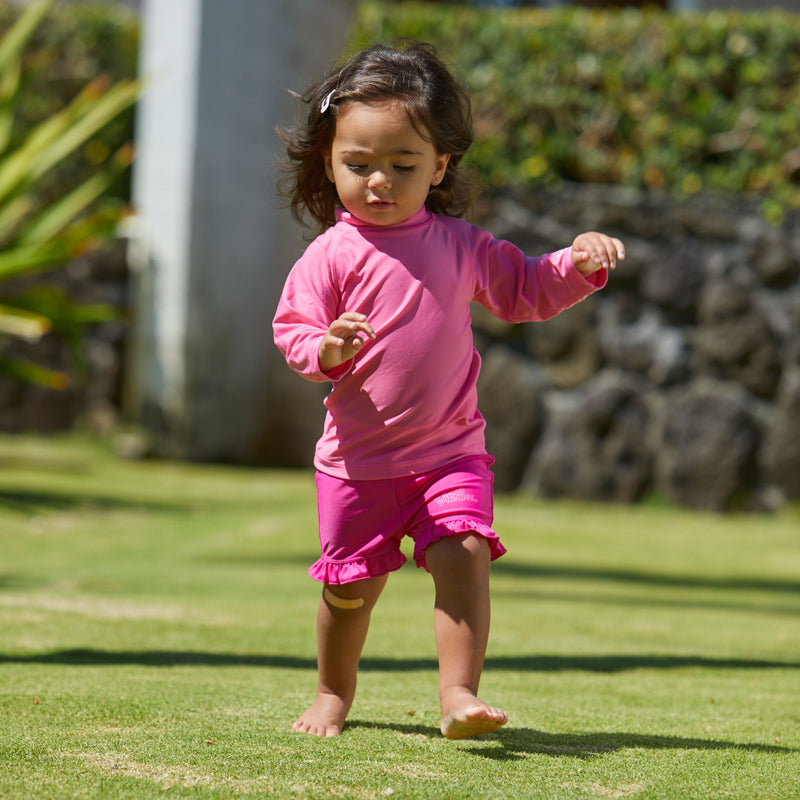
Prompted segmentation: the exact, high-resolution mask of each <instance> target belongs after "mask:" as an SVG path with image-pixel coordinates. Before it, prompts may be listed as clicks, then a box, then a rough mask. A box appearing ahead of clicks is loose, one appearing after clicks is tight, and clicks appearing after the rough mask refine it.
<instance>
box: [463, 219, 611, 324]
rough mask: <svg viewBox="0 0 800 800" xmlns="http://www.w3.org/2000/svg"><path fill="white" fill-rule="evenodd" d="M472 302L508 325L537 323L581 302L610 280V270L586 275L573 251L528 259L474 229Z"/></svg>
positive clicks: (509, 245) (568, 250) (505, 242)
mask: <svg viewBox="0 0 800 800" xmlns="http://www.w3.org/2000/svg"><path fill="white" fill-rule="evenodd" d="M476 231H477V233H476V234H475V239H476V241H475V242H474V244H473V253H474V254H475V255H474V270H475V296H474V298H473V299H474V300H475V301H476V302H478V303H480V304H481V305H483V306H485V307H486V308H487V309H488V310H489V311H491V312H492V314H494V315H495V316H496V317H499V318H500V319H502V320H504V321H506V322H514V323H516V322H538V321H542V320H546V319H550V318H551V317H554V316H556V315H557V314H559V313H561V312H562V311H564V310H565V309H567V308H569V307H570V306H573V305H575V304H576V303H579V302H580V301H581V300H583V299H584V298H585V297H588V296H589V295H590V294H592V293H593V292H596V291H597V290H598V289H602V288H603V287H604V286H605V285H606V283H607V281H608V270H605V269H601V270H599V271H597V272H595V273H593V274H592V275H589V276H588V277H585V276H584V275H583V274H582V273H581V272H580V271H579V270H578V269H577V268H576V267H575V265H574V264H573V263H572V248H571V247H566V248H564V249H563V250H557V251H556V252H554V253H548V254H546V255H543V256H538V257H531V256H526V255H525V254H524V253H523V252H522V251H521V250H520V249H519V248H518V247H516V245H513V244H511V242H507V241H503V240H501V239H495V238H494V237H493V236H492V235H491V234H489V233H487V232H486V231H480V230H479V229H476Z"/></svg>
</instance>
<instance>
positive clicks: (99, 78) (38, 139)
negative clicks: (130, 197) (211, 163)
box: [0, 0, 140, 388]
mask: <svg viewBox="0 0 800 800" xmlns="http://www.w3.org/2000/svg"><path fill="white" fill-rule="evenodd" d="M2 11H3V13H2V22H3V23H5V22H8V21H10V24H9V25H7V26H6V27H3V25H2V24H0V281H8V280H9V279H13V278H17V277H19V276H24V275H28V274H30V273H34V272H38V271H41V270H43V269H49V268H52V267H54V266H58V265H61V264H63V263H64V262H66V261H68V260H70V259H71V258H74V257H75V256H77V255H79V254H81V253H83V252H85V251H86V250H87V249H90V248H92V247H95V246H97V245H98V244H99V243H101V242H103V241H107V240H108V239H110V238H112V237H113V236H114V233H115V230H116V225H117V223H118V221H119V220H120V218H121V217H122V215H123V214H124V213H125V210H126V206H125V204H124V203H123V202H121V198H120V196H119V193H120V191H122V193H123V194H126V193H127V187H122V189H120V178H121V176H123V175H125V174H127V168H128V167H129V165H130V163H131V159H132V157H133V151H132V148H131V146H130V144H129V143H128V138H129V137H130V134H131V117H130V114H131V110H132V108H133V105H134V103H135V101H136V98H137V97H138V94H139V91H140V86H139V84H138V83H137V82H136V81H134V80H132V79H131V78H130V77H128V76H130V75H133V74H134V72H135V54H134V52H133V51H129V52H128V55H126V48H125V47H123V46H122V42H118V44H119V45H120V46H118V47H115V45H114V37H110V38H111V43H109V41H105V37H106V35H107V34H109V31H112V30H114V29H115V26H114V25H113V24H112V25H111V26H110V27H109V25H108V24H107V23H108V15H107V14H103V13H101V12H100V11H99V10H97V9H83V10H80V11H77V12H76V13H75V14H74V15H72V14H69V13H65V11H64V10H62V9H60V8H57V7H56V8H54V0H35V2H32V3H31V4H30V5H29V6H27V7H26V8H25V9H20V8H13V7H12V8H11V12H12V15H11V17H9V16H8V15H9V8H7V7H5V6H4V7H3V8H2ZM62 22H63V27H58V26H59V25H60V24H61V23H62ZM84 24H85V25H86V27H85V28H84V27H83V26H84ZM135 38H136V37H135V36H132V37H127V38H124V41H125V42H130V43H134V42H135ZM101 40H102V41H103V42H104V43H103V46H102V47H100V41H101ZM108 48H110V49H108ZM95 50H97V51H98V53H100V52H107V53H108V54H109V55H108V57H107V59H103V58H102V57H100V56H99V55H97V54H95V52H94V51H95ZM129 57H130V58H129ZM106 67H108V68H109V69H111V70H112V72H113V71H116V74H120V73H121V74H122V75H123V76H125V77H122V79H120V80H116V81H114V80H113V77H116V75H114V76H113V77H112V76H110V75H109V74H107V73H105V72H102V71H101V70H102V69H104V68H106ZM126 116H127V119H126ZM115 186H116V188H117V197H114V196H113V195H114V192H113V190H114V188H115ZM101 198H102V201H101ZM2 294H3V295H4V297H3V301H2V304H0V334H3V335H6V336H11V337H15V338H19V339H24V340H27V341H37V340H38V339H40V338H41V337H42V336H43V335H44V334H46V333H47V332H49V331H51V330H53V331H56V332H58V333H60V334H61V335H62V337H63V338H64V339H65V340H66V342H67V344H68V346H69V348H70V350H71V351H72V352H73V354H74V355H75V356H76V363H77V365H78V366H80V363H81V360H82V359H81V351H80V347H79V344H80V333H81V330H82V328H83V326H84V325H85V324H87V323H89V322H99V321H105V320H107V319H110V318H113V317H114V316H115V312H114V310H113V309H111V308H107V307H103V306H80V305H76V304H75V303H73V302H72V301H71V299H70V298H69V297H67V296H66V294H64V292H63V291H61V290H59V289H56V288H55V287H52V286H46V285H44V286H34V287H32V288H30V287H28V288H27V289H26V290H25V291H24V292H22V293H21V294H19V295H17V296H12V297H5V294H6V292H3V293H2ZM0 372H3V373H5V374H6V375H10V376H12V377H15V378H18V379H22V380H26V381H30V382H33V383H38V384H42V385H45V386H49V387H52V388H64V387H65V386H66V385H67V384H68V378H67V376H66V375H65V374H63V373H61V372H57V371H54V370H50V369H47V368H45V367H41V366H39V365H37V364H33V363H31V362H29V361H27V360H25V359H21V358H19V357H16V358H15V357H13V356H8V355H3V356H2V357H0Z"/></svg>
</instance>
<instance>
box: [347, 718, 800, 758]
mask: <svg viewBox="0 0 800 800" xmlns="http://www.w3.org/2000/svg"><path fill="white" fill-rule="evenodd" d="M353 728H366V729H372V730H391V731H395V732H397V733H403V734H407V735H412V736H413V735H416V736H420V735H421V736H426V737H428V738H430V739H441V738H442V734H441V733H440V731H439V729H438V728H435V727H433V726H431V725H413V724H408V723H385V722H366V721H364V720H352V721H349V722H348V723H347V725H346V727H345V730H349V729H353ZM461 749H462V750H463V751H464V752H467V753H471V754H472V755H475V756H481V757H483V758H488V759H491V760H493V761H519V760H520V759H523V758H524V757H525V756H526V755H546V756H553V757H564V756H567V757H570V758H594V757H596V756H601V755H604V754H605V753H615V752H617V751H619V750H628V749H630V750H633V749H638V750H641V749H646V750H743V751H750V752H758V753H797V752H800V751H798V750H797V749H795V748H793V747H783V746H781V745H777V744H761V743H745V744H741V743H739V742H727V741H718V740H714V739H694V738H687V737H683V736H653V735H647V734H641V733H619V732H613V733H611V732H603V731H598V732H594V733H546V732H544V731H536V730H532V729H531V728H513V727H507V728H503V729H501V730H499V731H497V732H496V733H489V734H486V735H485V736H481V737H479V738H476V739H469V740H463V741H462V742H461Z"/></svg>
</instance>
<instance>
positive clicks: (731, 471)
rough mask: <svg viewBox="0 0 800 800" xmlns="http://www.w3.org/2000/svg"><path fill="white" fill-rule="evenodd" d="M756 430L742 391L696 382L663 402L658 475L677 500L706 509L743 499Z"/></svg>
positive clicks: (749, 483)
mask: <svg viewBox="0 0 800 800" xmlns="http://www.w3.org/2000/svg"><path fill="white" fill-rule="evenodd" d="M758 441H759V431H758V429H757V426H756V422H755V417H754V414H753V413H752V411H751V409H750V408H749V406H748V403H747V400H746V396H745V394H744V392H743V391H742V390H741V389H740V388H739V387H736V386H730V385H727V386H726V385H724V384H719V383H713V382H709V381H705V380H704V381H701V382H699V383H698V384H696V385H694V386H692V387H690V388H689V389H686V390H677V391H676V392H675V393H674V399H673V400H672V401H671V402H669V401H668V402H667V403H666V405H665V419H664V428H663V441H662V443H661V447H660V467H659V472H660V475H659V478H660V481H661V484H662V488H663V489H664V490H665V491H666V492H667V494H668V495H669V497H670V498H671V499H672V500H673V501H674V502H676V503H678V504H679V505H682V506H688V507H689V508H697V509H703V510H706V511H726V510H730V509H732V508H734V507H736V506H737V504H745V503H746V501H747V500H746V498H747V495H748V494H749V493H750V492H751V490H752V488H753V487H754V485H755V478H756V452H757V448H758Z"/></svg>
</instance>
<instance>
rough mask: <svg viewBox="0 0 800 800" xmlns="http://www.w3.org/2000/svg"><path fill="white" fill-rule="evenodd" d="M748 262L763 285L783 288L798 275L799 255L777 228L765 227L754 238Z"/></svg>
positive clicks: (799, 267) (799, 271)
mask: <svg viewBox="0 0 800 800" xmlns="http://www.w3.org/2000/svg"><path fill="white" fill-rule="evenodd" d="M750 263H751V264H752V265H753V268H754V269H755V272H756V274H757V275H758V276H759V278H760V279H761V282H762V283H763V284H764V285H765V286H770V287H774V288H784V287H787V286H791V285H792V284H793V283H794V282H795V281H796V280H797V279H798V277H800V257H798V255H797V253H796V252H795V250H794V248H793V247H792V243H791V241H790V240H789V239H788V238H787V237H786V235H785V234H784V233H783V231H781V230H779V229H775V228H770V229H767V230H765V231H764V232H763V233H762V234H761V235H760V236H759V237H758V238H757V239H756V240H755V242H754V244H753V247H752V251H751V254H750Z"/></svg>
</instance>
